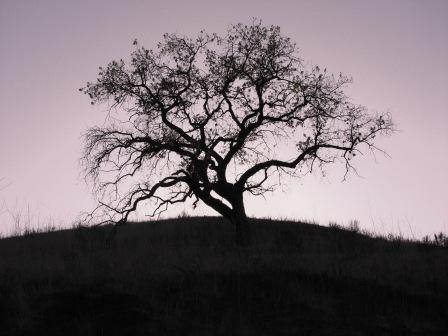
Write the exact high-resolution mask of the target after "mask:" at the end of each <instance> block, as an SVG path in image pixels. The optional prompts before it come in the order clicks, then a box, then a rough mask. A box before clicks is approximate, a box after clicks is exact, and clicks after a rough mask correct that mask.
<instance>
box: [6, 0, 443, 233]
mask: <svg viewBox="0 0 448 336" xmlns="http://www.w3.org/2000/svg"><path fill="white" fill-rule="evenodd" d="M252 17H257V18H260V19H262V20H263V22H264V23H265V24H274V25H279V26H280V27H281V29H282V32H283V33H284V34H285V35H288V36H289V37H291V38H292V40H293V41H295V42H296V43H297V45H298V47H299V49H300V52H301V56H302V58H303V59H305V60H306V61H309V62H310V64H317V65H319V66H321V67H327V69H328V71H330V72H334V73H339V72H343V73H344V74H346V75H350V76H353V78H354V83H353V85H352V86H351V87H350V89H349V91H348V92H349V93H350V95H351V96H352V97H353V100H354V101H355V102H357V103H360V104H363V105H365V106H367V107H369V108H370V109H371V110H372V111H390V112H391V113H392V115H393V118H394V120H395V122H396V123H397V127H398V128H399V130H400V131H399V132H397V133H396V134H394V135H393V136H392V137H391V138H385V139H382V140H381V141H380V147H382V148H383V149H385V150H386V151H387V152H388V154H389V155H390V158H387V157H384V156H383V155H377V157H376V158H374V157H372V156H371V155H366V156H363V157H358V161H357V167H358V169H359V172H360V174H361V175H362V177H357V176H351V177H350V178H349V179H348V181H346V182H341V180H342V177H343V172H342V171H341V168H340V167H335V169H334V170H333V171H331V172H330V174H328V175H327V177H325V178H323V177H321V176H319V175H316V176H308V177H306V178H304V179H302V180H295V181H291V182H294V183H290V184H289V185H284V186H283V187H282V188H281V189H279V190H278V191H277V192H276V193H274V194H269V195H266V200H264V199H263V198H260V199H251V198H250V197H247V198H246V201H247V203H246V204H247V211H248V213H249V214H250V215H255V216H259V217H261V216H272V217H287V218H295V219H307V220H316V221H317V222H319V223H321V224H324V225H326V224H328V222H329V221H334V222H338V223H341V224H348V222H349V221H350V220H352V219H357V220H359V222H360V226H361V227H362V228H366V229H369V230H372V231H376V232H382V233H399V232H402V233H403V234H404V235H407V236H415V237H421V236H422V235H425V234H430V233H433V232H440V231H443V232H445V233H447V232H448V211H447V207H448V196H447V192H448V177H447V172H448V157H447V147H448V104H447V99H448V62H447V60H448V43H447V40H448V1H444V0H441V1H436V0H432V1H423V0H422V1H410V0H409V1H378V0H377V1H272V0H269V1H261V0H254V1H243V0H237V1H234V0H232V1H219V2H218V1H210V0H202V1H170V0H164V1H92V0H90V1H68V0H67V1H60V0H53V1H46V0H41V1H31V0H30V1H25V0H10V1H9V0H0V48H1V50H0V98H1V99H0V160H1V164H0V178H1V177H3V178H4V180H3V181H2V182H0V224H1V226H0V232H3V233H4V234H5V233H9V232H10V231H11V230H12V222H11V213H16V214H17V213H22V216H23V217H26V216H25V215H27V214H28V213H29V214H30V217H31V219H30V221H31V222H32V223H31V224H32V225H38V224H39V222H40V225H44V224H45V223H46V221H47V220H48V218H52V219H53V221H54V223H55V224H57V225H60V226H68V225H70V224H71V223H72V222H73V221H74V220H75V218H76V216H77V214H78V213H79V212H80V211H83V210H88V209H91V208H92V207H93V205H94V200H93V197H92V196H91V192H90V190H91V189H90V187H89V186H88V185H86V184H85V182H84V181H83V179H82V176H81V175H80V168H79V164H78V159H79V157H80V156H81V149H82V140H81V134H82V133H83V132H84V131H85V130H86V129H87V128H88V127H89V126H93V125H95V124H101V123H102V122H103V121H104V118H105V115H106V113H105V111H106V106H103V107H91V106H90V104H89V101H88V99H87V97H85V96H84V95H82V94H81V93H79V92H78V88H80V87H82V86H84V84H85V82H86V81H93V80H94V79H95V78H96V75H97V72H98V67H99V66H103V65H106V64H107V63H108V62H109V61H111V60H113V59H117V58H120V57H126V56H128V55H129V53H130V52H131V51H132V50H133V48H132V41H133V40H134V39H135V38H138V40H139V42H140V43H141V44H142V45H144V46H146V47H149V48H153V47H155V45H156V43H157V42H158V41H159V40H160V39H161V36H162V34H163V33H165V32H177V33H182V34H186V35H192V36H194V35H195V34H197V33H198V32H199V31H200V30H201V29H205V30H206V31H208V32H217V33H222V32H224V31H225V29H226V27H227V26H228V25H229V24H232V23H238V22H246V23H249V22H250V20H251V18H252ZM2 186H6V187H5V188H3V190H1V189H2ZM282 190H283V191H282ZM2 209H3V210H2ZM28 209H29V210H28ZM5 210H8V211H5ZM183 210H185V211H187V212H189V213H190V212H191V213H193V214H194V213H196V214H203V213H206V214H212V213H213V211H208V210H205V209H204V208H201V209H199V210H198V211H196V212H193V211H191V209H190V207H189V206H188V205H186V206H179V207H177V208H174V209H173V210H172V211H170V212H169V213H167V215H169V216H174V215H176V214H178V213H179V212H181V211H183Z"/></svg>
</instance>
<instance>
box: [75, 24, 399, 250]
mask: <svg viewBox="0 0 448 336" xmlns="http://www.w3.org/2000/svg"><path fill="white" fill-rule="evenodd" d="M134 44H135V46H136V49H135V51H134V52H133V53H132V54H131V57H130V60H129V61H128V62H125V61H124V60H119V61H113V62H111V63H109V64H108V65H107V66H106V67H105V68H100V72H99V75H98V79H97V80H96V81H95V82H89V83H87V85H86V86H85V87H84V88H82V89H80V90H81V91H82V92H84V93H86V94H87V95H88V96H89V97H90V98H91V101H92V104H96V103H105V102H107V103H109V104H110V105H111V113H110V115H109V118H108V123H107V124H106V125H104V126H102V127H93V128H91V129H89V130H88V132H87V134H86V136H85V156H84V160H83V162H84V164H85V167H86V173H87V175H88V176H90V177H92V178H93V180H94V181H95V186H96V190H97V191H98V193H99V196H100V199H101V201H100V206H99V208H98V209H96V211H94V213H93V216H92V217H89V218H88V219H89V220H93V221H97V222H98V221H99V222H100V223H110V222H113V223H125V222H126V221H127V220H128V216H129V215H130V214H131V213H132V212H134V211H135V210H136V209H137V207H138V206H139V205H140V204H141V203H148V202H149V203H150V204H151V205H152V207H153V210H154V212H153V213H152V214H153V215H157V214H159V213H160V212H162V211H164V210H166V209H167V207H168V206H169V205H170V204H173V203H179V202H184V201H186V200H187V199H188V198H190V197H192V198H194V199H195V202H194V205H196V203H197V202H199V201H201V202H203V203H204V204H206V205H208V206H210V207H211V208H213V209H214V210H216V211H217V212H218V213H219V214H221V215H222V216H224V217H225V218H227V219H229V220H230V221H231V222H232V223H233V224H234V226H235V229H236V241H237V243H239V244H245V243H247V242H248V241H249V238H250V233H249V230H248V228H249V226H248V225H247V217H246V211H245V206H244V199H243V195H244V193H246V192H249V193H251V194H252V195H256V196H257V195H263V194H264V193H265V192H267V191H270V190H274V189H275V188H274V187H275V184H274V181H275V182H277V181H280V177H281V176H283V175H284V174H289V175H292V176H302V175H303V174H306V173H307V172H310V171H312V169H313V168H323V167H324V166H325V165H327V164H332V163H335V162H337V161H341V162H342V163H343V164H345V168H346V171H347V172H349V171H350V170H351V169H354V168H353V166H352V164H351V162H352V161H351V159H352V158H353V157H354V156H355V155H356V154H359V153H361V151H362V150H376V149H377V148H376V147H375V144H374V141H375V137H376V136H379V135H385V134H389V133H390V132H391V131H392V129H393V125H392V121H391V118H390V117H389V116H388V115H387V114H382V115H381V114H378V115H372V114H370V113H369V112H368V111H367V109H366V108H365V107H363V106H360V105H356V104H354V103H352V101H351V100H350V98H349V97H347V96H346V94H345V92H344V89H345V87H346V86H347V84H348V83H350V79H349V78H347V77H345V76H343V75H342V74H340V75H339V76H334V75H331V74H328V73H327V72H326V70H325V69H320V68H319V67H318V66H313V67H309V68H307V67H306V66H305V64H304V62H303V61H302V59H301V58H300V57H299V55H298V52H297V50H296V46H295V44H294V43H293V42H291V41H290V39H289V38H288V37H285V36H283V35H282V34H281V32H280V28H279V27H277V26H264V25H262V23H261V22H258V21H254V22H253V23H252V24H251V25H243V24H236V25H232V26H231V27H230V28H229V29H228V31H227V33H226V34H225V35H224V36H218V35H216V34H212V35H209V34H206V33H204V32H201V33H200V34H199V35H198V36H197V37H196V38H189V37H185V36H179V35H175V34H166V35H164V38H163V40H162V42H160V43H159V45H158V48H157V49H156V50H155V51H154V50H149V49H146V48H145V47H142V46H140V45H139V44H138V42H137V41H135V43H134ZM273 177H275V178H273Z"/></svg>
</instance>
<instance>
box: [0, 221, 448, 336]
mask: <svg viewBox="0 0 448 336" xmlns="http://www.w3.org/2000/svg"><path fill="white" fill-rule="evenodd" d="M251 226H252V227H253V230H254V237H253V240H254V243H253V245H252V246H251V247H249V248H236V247H235V246H234V245H233V231H232V227H231V226H230V225H229V224H228V223H227V222H226V221H225V220H223V219H220V218H183V219H177V220H166V221H159V222H150V223H139V224H130V225H128V226H126V227H121V228H119V230H118V233H117V234H116V235H115V236H111V235H110V234H109V233H110V231H111V230H110V229H111V228H104V229H75V230H68V231H60V232H51V233H44V234H35V235H29V236H25V237H17V238H8V239H3V240H0V326H1V327H0V335H39V334H43V335H44V334H45V335H301V334H303V335H400V334H403V335H431V334H434V335H435V334H440V335H445V333H446V332H447V330H448V249H446V248H436V247H431V246H428V245H423V244H417V243H406V242H400V241H395V242H390V241H386V240H383V239H374V238H370V237H367V236H363V235H360V234H357V233H353V232H348V231H343V230H339V229H331V228H326V227H321V226H317V225H310V224H301V223H293V222H279V221H270V220H252V221H251Z"/></svg>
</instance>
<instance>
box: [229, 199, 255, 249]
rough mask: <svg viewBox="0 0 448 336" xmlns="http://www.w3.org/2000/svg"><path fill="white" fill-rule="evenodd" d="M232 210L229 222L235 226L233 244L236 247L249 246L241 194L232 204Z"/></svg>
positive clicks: (248, 233) (248, 234)
mask: <svg viewBox="0 0 448 336" xmlns="http://www.w3.org/2000/svg"><path fill="white" fill-rule="evenodd" d="M232 208H233V211H232V215H231V217H230V221H231V222H232V224H233V225H234V226H235V243H236V244H237V245H238V246H247V245H249V244H250V238H251V237H250V228H249V222H248V219H247V215H246V210H245V209H244V201H243V195H242V194H241V195H239V196H238V197H237V198H235V200H234V201H233V202H232Z"/></svg>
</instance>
